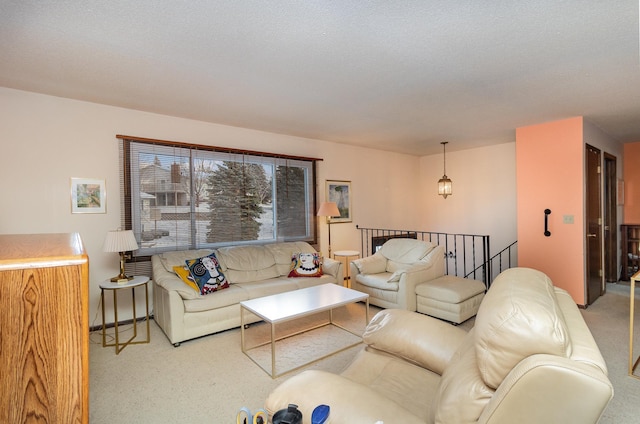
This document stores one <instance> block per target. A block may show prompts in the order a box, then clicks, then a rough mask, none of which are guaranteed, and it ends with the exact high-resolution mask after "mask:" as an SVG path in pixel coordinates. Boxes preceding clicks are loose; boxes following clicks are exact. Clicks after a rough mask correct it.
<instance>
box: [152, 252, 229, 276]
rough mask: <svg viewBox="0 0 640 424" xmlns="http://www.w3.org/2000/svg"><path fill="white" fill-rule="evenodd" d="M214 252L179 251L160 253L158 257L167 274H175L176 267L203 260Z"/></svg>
mask: <svg viewBox="0 0 640 424" xmlns="http://www.w3.org/2000/svg"><path fill="white" fill-rule="evenodd" d="M212 252H213V250H211V249H199V250H177V251H173V252H164V253H160V254H158V257H159V258H160V263H161V264H162V266H163V267H164V269H165V270H166V271H167V272H174V271H173V267H174V266H184V264H185V262H186V261H187V260H189V259H196V258H201V257H203V256H207V255H210V254H211V253H212ZM223 271H224V268H223Z"/></svg>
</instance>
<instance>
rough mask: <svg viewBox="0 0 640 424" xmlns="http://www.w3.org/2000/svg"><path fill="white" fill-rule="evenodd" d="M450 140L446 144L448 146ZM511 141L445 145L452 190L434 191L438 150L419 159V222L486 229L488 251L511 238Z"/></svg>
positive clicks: (458, 229)
mask: <svg viewBox="0 0 640 424" xmlns="http://www.w3.org/2000/svg"><path fill="white" fill-rule="evenodd" d="M451 146H452V145H451V144H449V147H450V148H451ZM515 147H516V146H515V141H514V142H513V143H506V144H498V145H494V146H489V147H483V148H477V149H470V150H463V151H451V152H450V151H447V176H448V177H449V178H450V179H451V180H452V182H453V195H451V196H448V197H447V198H446V199H444V198H442V196H439V195H438V180H439V179H440V178H441V177H442V172H443V157H442V154H439V155H431V156H424V157H422V158H421V159H420V181H421V183H422V187H421V196H420V197H421V199H422V203H421V207H420V209H421V211H420V228H422V229H426V230H428V231H438V232H443V233H458V234H480V235H489V236H490V243H491V254H493V255H494V254H496V253H498V252H499V251H500V250H502V249H504V248H505V247H507V246H508V245H509V244H511V243H513V242H514V241H516V238H517V222H516V160H515V158H516V154H515Z"/></svg>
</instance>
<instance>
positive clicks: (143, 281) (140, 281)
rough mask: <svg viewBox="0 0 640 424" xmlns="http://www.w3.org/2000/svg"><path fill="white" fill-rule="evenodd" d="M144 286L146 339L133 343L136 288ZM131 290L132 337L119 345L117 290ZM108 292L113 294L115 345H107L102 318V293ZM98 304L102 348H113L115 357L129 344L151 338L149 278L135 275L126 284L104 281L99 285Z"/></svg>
mask: <svg viewBox="0 0 640 424" xmlns="http://www.w3.org/2000/svg"><path fill="white" fill-rule="evenodd" d="M142 285H144V297H145V306H146V315H145V321H146V324H147V338H146V340H139V341H133V340H134V339H135V338H136V337H137V336H138V325H137V323H138V319H137V316H136V287H139V286H142ZM122 289H131V302H132V305H133V308H132V309H133V336H132V337H131V338H130V339H129V340H127V341H126V342H122V343H120V333H119V331H118V330H119V329H118V290H122ZM105 290H109V291H111V292H112V293H113V317H114V318H113V319H114V321H115V323H114V329H115V343H111V344H107V339H106V324H105V316H104V291H105ZM100 303H101V306H102V347H111V346H115V349H116V355H117V354H119V353H120V352H122V349H124V348H125V347H127V346H129V345H130V344H142V343H149V341H150V339H151V336H150V333H149V277H146V276H144V275H137V276H135V277H133V280H129V281H128V282H126V283H113V282H111V281H110V280H105V281H103V282H102V283H100Z"/></svg>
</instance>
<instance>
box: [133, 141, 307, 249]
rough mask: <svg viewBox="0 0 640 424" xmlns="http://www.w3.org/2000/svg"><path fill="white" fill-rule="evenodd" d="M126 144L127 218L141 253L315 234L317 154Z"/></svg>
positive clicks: (280, 239) (258, 241) (260, 241)
mask: <svg viewBox="0 0 640 424" xmlns="http://www.w3.org/2000/svg"><path fill="white" fill-rule="evenodd" d="M205 147H206V146H205ZM121 150H122V157H123V161H122V169H123V172H122V174H123V185H124V186H125V188H124V190H123V193H125V198H124V199H123V204H124V205H125V207H126V210H125V211H124V217H123V221H124V224H125V226H126V227H128V228H131V229H133V231H134V233H135V234H136V237H137V238H138V241H139V245H140V249H139V250H138V251H136V252H135V254H136V255H137V256H148V255H152V254H155V253H159V252H163V251H168V250H184V249H196V248H214V247H220V246H229V245H237V244H251V243H260V244H263V243H269V242H275V241H295V240H303V241H308V242H313V241H314V240H315V225H314V223H315V216H314V215H315V214H314V209H315V207H314V205H315V193H314V187H315V183H314V181H315V178H314V168H315V166H314V160H313V159H308V160H304V159H295V158H291V157H278V156H277V155H275V154H265V155H258V154H248V153H238V152H233V151H231V152H229V151H217V150H215V149H211V150H207V149H206V148H203V146H194V147H190V146H189V145H185V144H182V143H179V144H177V145H176V146H170V145H166V144H154V143H149V142H138V141H132V140H127V139H125V140H123V142H122V145H121ZM253 153H255V152H253Z"/></svg>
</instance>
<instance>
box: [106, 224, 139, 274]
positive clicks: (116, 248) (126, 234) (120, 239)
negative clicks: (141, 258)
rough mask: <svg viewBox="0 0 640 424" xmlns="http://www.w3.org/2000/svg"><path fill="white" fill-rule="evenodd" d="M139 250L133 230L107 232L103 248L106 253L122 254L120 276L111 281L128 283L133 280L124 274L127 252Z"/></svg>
mask: <svg viewBox="0 0 640 424" xmlns="http://www.w3.org/2000/svg"><path fill="white" fill-rule="evenodd" d="M136 249H138V242H137V241H136V236H135V235H133V231H131V230H113V231H109V232H107V238H106V239H105V240H104V246H103V248H102V250H103V251H105V252H118V253H119V254H120V274H119V275H116V276H115V277H113V278H112V279H111V281H112V282H114V283H115V282H118V283H120V282H127V281H130V280H133V277H127V276H126V275H125V273H124V260H125V257H126V256H125V252H130V251H132V250H136Z"/></svg>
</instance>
